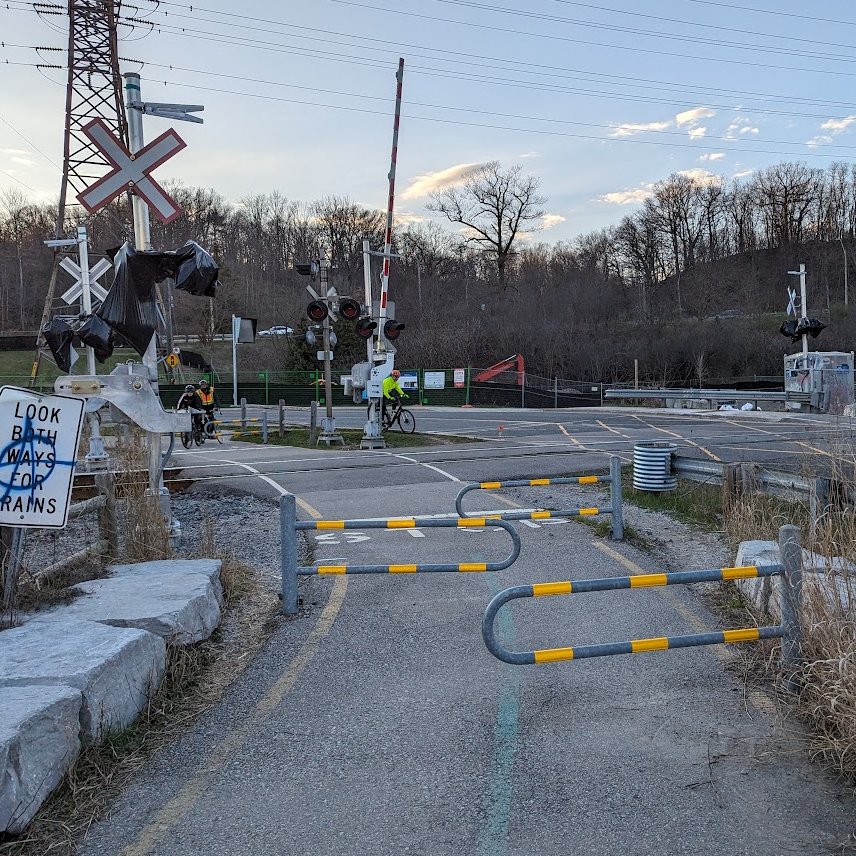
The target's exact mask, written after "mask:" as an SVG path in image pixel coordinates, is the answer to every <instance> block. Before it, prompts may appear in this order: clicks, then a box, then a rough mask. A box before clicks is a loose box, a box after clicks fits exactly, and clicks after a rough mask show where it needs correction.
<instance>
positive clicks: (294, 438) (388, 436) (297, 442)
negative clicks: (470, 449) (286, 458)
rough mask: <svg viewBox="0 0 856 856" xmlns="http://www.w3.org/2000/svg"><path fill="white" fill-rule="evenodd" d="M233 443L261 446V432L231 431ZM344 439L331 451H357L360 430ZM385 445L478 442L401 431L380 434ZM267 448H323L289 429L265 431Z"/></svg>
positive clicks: (305, 434) (347, 432)
mask: <svg viewBox="0 0 856 856" xmlns="http://www.w3.org/2000/svg"><path fill="white" fill-rule="evenodd" d="M230 433H231V435H232V439H233V440H241V441H242V442H244V443H261V442H262V434H261V430H260V429H257V428H254V429H250V430H248V431H231V432H230ZM339 433H340V434H341V435H342V437H343V439H344V440H345V445H344V447H342V446H341V445H331V446H330V447H329V448H331V449H341V448H346V449H355V448H359V445H360V439H361V438H362V436H363V432H362V429H358V428H344V429H341V430H340V431H339ZM383 439H384V440H385V441H386V445H387V447H389V448H392V449H403V448H409V447H411V446H439V445H443V444H445V443H478V442H481V441H479V440H475V439H473V438H471V437H459V436H456V435H448V434H444V435H442V436H438V435H436V434H419V433H414V434H403V433H402V432H401V431H387V432H386V433H385V434H384V435H383ZM268 445H270V446H297V447H299V448H302V449H315V448H318V449H326V448H328V446H327V444H326V443H318V444H317V446H316V445H313V444H311V443H310V442H309V429H308V428H289V429H288V430H286V432H285V433H284V434H283V435H282V436H281V437H280V436H279V434H278V433H277V431H276V430H270V431H268Z"/></svg>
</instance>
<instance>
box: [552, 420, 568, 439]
mask: <svg viewBox="0 0 856 856" xmlns="http://www.w3.org/2000/svg"><path fill="white" fill-rule="evenodd" d="M556 424H557V425H558V426H559V430H560V431H561V432H562V433H563V434H564V435H565V436H566V437H570V436H571V435H570V434H568V431H567V429H566V428H565V426H564V425H562V424H561V423H560V422H557V423H556Z"/></svg>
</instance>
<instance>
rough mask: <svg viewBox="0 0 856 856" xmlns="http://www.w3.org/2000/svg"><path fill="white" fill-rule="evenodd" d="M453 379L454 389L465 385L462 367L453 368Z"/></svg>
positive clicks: (464, 374)
mask: <svg viewBox="0 0 856 856" xmlns="http://www.w3.org/2000/svg"><path fill="white" fill-rule="evenodd" d="M454 379H455V388H456V389H460V388H461V387H463V386H466V373H465V372H464V370H463V369H455V372H454Z"/></svg>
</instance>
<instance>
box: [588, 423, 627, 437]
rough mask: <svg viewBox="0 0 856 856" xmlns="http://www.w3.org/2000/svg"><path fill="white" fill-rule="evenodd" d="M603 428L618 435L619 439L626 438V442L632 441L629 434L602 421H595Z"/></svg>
mask: <svg viewBox="0 0 856 856" xmlns="http://www.w3.org/2000/svg"><path fill="white" fill-rule="evenodd" d="M594 421H595V422H596V423H597V424H598V425H600V427H601V428H605V429H606V430H607V431H612V433H613V434H618V436H619V437H624V439H625V440H630V439H632V438H631V436H630V435H629V434H625V433H624V432H623V431H619V430H618V429H617V428H611V427H610V426H609V425H607V424H606V423H605V422H601V421H600V419H595V420H594Z"/></svg>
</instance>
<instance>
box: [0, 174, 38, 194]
mask: <svg viewBox="0 0 856 856" xmlns="http://www.w3.org/2000/svg"><path fill="white" fill-rule="evenodd" d="M0 172H2V173H3V175H5V176H6V177H7V178H11V179H12V181H17V182H18V184H20V185H21V186H22V187H26V188H27V190H32V192H33V193H40V192H41V191H38V190H36V188H35V187H30V185H29V184H27V183H26V182H25V181H21V179H20V178H16V177H15V176H14V175H12V173H11V172H6V170H5V169H0Z"/></svg>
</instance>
